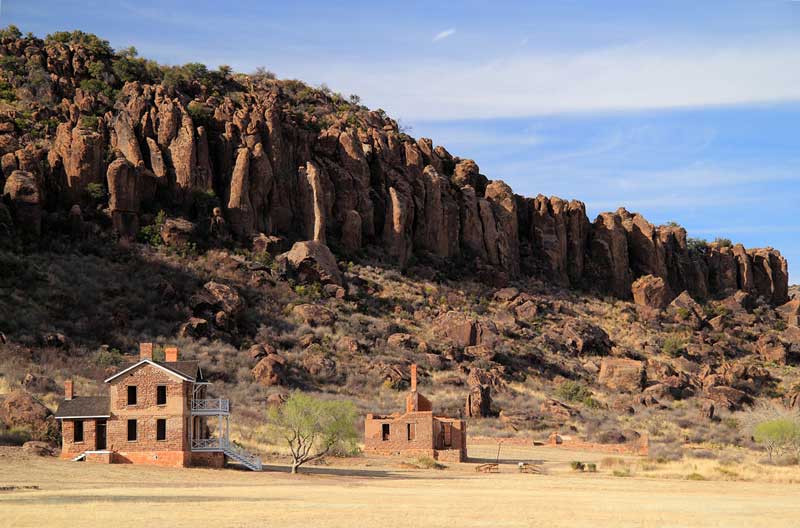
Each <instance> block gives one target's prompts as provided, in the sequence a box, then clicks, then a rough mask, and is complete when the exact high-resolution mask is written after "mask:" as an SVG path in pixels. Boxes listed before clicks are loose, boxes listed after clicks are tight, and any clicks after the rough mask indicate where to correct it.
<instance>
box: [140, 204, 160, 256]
mask: <svg viewBox="0 0 800 528" xmlns="http://www.w3.org/2000/svg"><path fill="white" fill-rule="evenodd" d="M166 220H167V214H166V213H165V212H164V211H163V210H162V211H159V212H158V214H157V215H156V218H155V220H154V221H153V223H152V224H151V225H148V226H144V227H142V228H141V229H140V230H139V235H138V236H137V239H138V240H139V242H141V243H143V244H150V245H151V246H153V247H158V246H161V245H163V244H164V241H163V240H162V238H161V228H162V227H163V226H164V222H165V221H166Z"/></svg>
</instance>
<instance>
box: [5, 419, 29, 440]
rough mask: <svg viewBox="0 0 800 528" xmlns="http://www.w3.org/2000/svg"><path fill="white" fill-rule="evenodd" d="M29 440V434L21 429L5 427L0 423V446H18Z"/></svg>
mask: <svg viewBox="0 0 800 528" xmlns="http://www.w3.org/2000/svg"><path fill="white" fill-rule="evenodd" d="M30 439H31V432H30V431H29V430H27V429H23V428H21V427H7V426H6V425H5V424H3V423H2V422H0V445H13V446H20V445H22V444H24V443H25V442H27V441H29V440H30Z"/></svg>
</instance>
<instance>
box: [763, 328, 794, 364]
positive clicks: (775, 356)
mask: <svg viewBox="0 0 800 528" xmlns="http://www.w3.org/2000/svg"><path fill="white" fill-rule="evenodd" d="M756 352H758V355H759V356H760V357H761V359H763V360H764V361H770V362H773V363H777V364H778V365H785V364H786V358H787V356H788V354H789V350H788V347H787V346H786V345H785V344H784V343H783V341H781V339H780V338H779V337H778V336H776V335H774V334H764V335H762V336H761V337H759V338H758V341H756Z"/></svg>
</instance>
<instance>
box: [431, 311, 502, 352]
mask: <svg viewBox="0 0 800 528" xmlns="http://www.w3.org/2000/svg"><path fill="white" fill-rule="evenodd" d="M433 331H434V333H435V334H436V335H437V336H439V337H441V338H445V339H449V340H450V341H451V342H452V343H453V344H454V345H455V346H458V347H468V346H475V345H484V344H485V345H492V344H493V343H494V342H495V341H496V339H497V327H496V326H495V325H494V323H492V322H491V321H481V320H478V319H477V318H475V317H472V316H470V315H468V314H465V313H463V312H457V311H449V312H446V313H444V314H442V315H440V316H439V317H437V318H436V319H435V320H434V322H433Z"/></svg>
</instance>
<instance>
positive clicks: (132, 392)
mask: <svg viewBox="0 0 800 528" xmlns="http://www.w3.org/2000/svg"><path fill="white" fill-rule="evenodd" d="M128 405H136V385H128Z"/></svg>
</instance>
